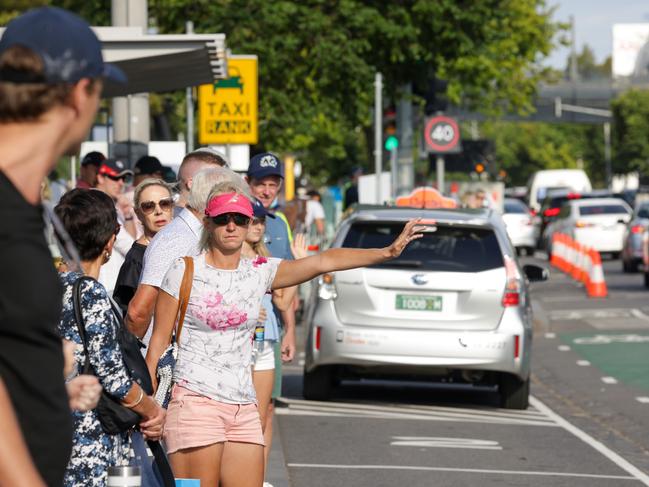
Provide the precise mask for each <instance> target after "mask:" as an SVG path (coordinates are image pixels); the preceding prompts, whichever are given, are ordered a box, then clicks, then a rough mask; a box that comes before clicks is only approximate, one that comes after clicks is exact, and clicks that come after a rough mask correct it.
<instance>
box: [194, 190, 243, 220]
mask: <svg viewBox="0 0 649 487" xmlns="http://www.w3.org/2000/svg"><path fill="white" fill-rule="evenodd" d="M225 213H240V214H242V215H246V216H247V217H250V218H252V215H253V212H252V203H250V200H249V199H248V198H246V197H245V196H243V195H242V194H238V193H226V194H220V195H219V196H215V197H214V198H212V199H211V200H210V201H209V203H208V204H207V208H205V214H206V215H207V216H219V215H223V214H225Z"/></svg>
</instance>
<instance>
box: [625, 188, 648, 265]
mask: <svg viewBox="0 0 649 487" xmlns="http://www.w3.org/2000/svg"><path fill="white" fill-rule="evenodd" d="M648 226H649V201H648V202H645V203H642V204H641V205H640V206H638V207H637V208H636V209H635V212H634V214H633V218H632V219H631V221H629V223H628V224H627V226H626V231H625V235H624V246H623V247H622V256H621V258H622V270H623V271H624V272H638V267H639V266H640V264H642V256H643V248H642V246H643V241H644V239H643V238H644V234H645V233H646V232H647V228H648Z"/></svg>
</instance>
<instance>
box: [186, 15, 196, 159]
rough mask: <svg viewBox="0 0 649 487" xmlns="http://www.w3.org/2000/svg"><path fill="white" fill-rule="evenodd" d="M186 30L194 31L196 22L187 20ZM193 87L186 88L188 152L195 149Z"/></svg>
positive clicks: (189, 32) (191, 32)
mask: <svg viewBox="0 0 649 487" xmlns="http://www.w3.org/2000/svg"><path fill="white" fill-rule="evenodd" d="M185 31H187V33H188V34H193V33H194V22H192V21H191V20H188V21H187V22H185ZM192 90H193V88H192V87H191V86H188V87H187V88H186V89H185V101H186V103H185V104H186V105H187V137H186V139H187V152H192V151H193V150H194V96H193V91H192Z"/></svg>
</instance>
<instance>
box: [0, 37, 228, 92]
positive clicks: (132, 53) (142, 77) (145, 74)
mask: <svg viewBox="0 0 649 487" xmlns="http://www.w3.org/2000/svg"><path fill="white" fill-rule="evenodd" d="M93 30H94V31H95V33H96V34H97V37H99V40H100V41H101V43H102V51H103V55H104V61H106V62H110V63H114V64H116V65H117V66H119V67H120V68H121V69H122V70H123V71H124V72H125V73H126V76H128V84H126V85H118V84H114V83H106V85H105V87H104V91H103V96H104V97H114V96H124V95H128V94H131V93H146V92H160V91H171V90H178V89H182V88H186V87H188V86H197V85H201V84H206V83H213V82H214V81H216V80H218V79H222V78H227V72H228V69H227V57H226V50H225V34H178V35H157V34H155V35H154V34H145V33H144V32H143V30H142V28H140V27H93ZM3 32H4V28H0V36H2V33H3Z"/></svg>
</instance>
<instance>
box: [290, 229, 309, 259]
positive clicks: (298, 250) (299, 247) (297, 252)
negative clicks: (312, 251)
mask: <svg viewBox="0 0 649 487" xmlns="http://www.w3.org/2000/svg"><path fill="white" fill-rule="evenodd" d="M291 254H293V257H294V258H295V259H296V260H297V259H304V258H305V257H308V256H309V253H308V252H307V243H306V235H305V234H303V233H298V234H297V235H295V237H294V238H293V241H292V242H291Z"/></svg>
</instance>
